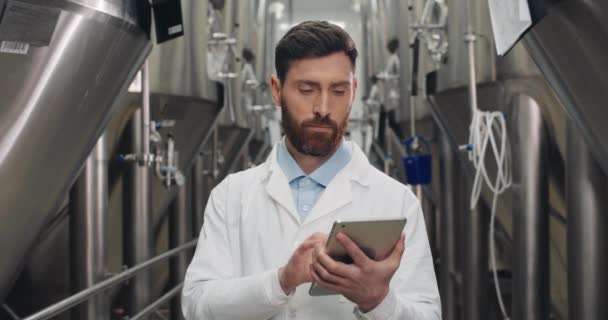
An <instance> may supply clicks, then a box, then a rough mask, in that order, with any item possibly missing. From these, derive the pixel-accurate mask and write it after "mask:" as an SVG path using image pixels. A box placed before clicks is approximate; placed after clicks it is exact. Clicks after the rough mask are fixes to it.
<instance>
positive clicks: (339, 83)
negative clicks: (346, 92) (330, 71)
mask: <svg viewBox="0 0 608 320" xmlns="http://www.w3.org/2000/svg"><path fill="white" fill-rule="evenodd" d="M331 86H332V87H340V86H347V87H350V81H346V80H344V81H338V82H334V83H332V84H331Z"/></svg>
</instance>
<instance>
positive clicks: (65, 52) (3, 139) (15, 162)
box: [0, 1, 150, 300]
mask: <svg viewBox="0 0 608 320" xmlns="http://www.w3.org/2000/svg"><path fill="white" fill-rule="evenodd" d="M29 2H31V3H37V4H41V5H46V6H53V5H56V8H58V9H60V10H61V13H60V16H59V20H58V22H57V25H56V27H55V30H54V35H53V37H52V39H51V42H50V45H49V46H47V47H30V50H29V52H28V54H26V55H17V54H7V53H0V70H2V77H3V78H2V85H0V105H2V109H1V111H0V178H2V180H3V181H10V183H11V185H10V187H7V188H3V190H2V192H0V207H1V208H2V209H1V211H0V221H2V223H1V224H0V229H1V230H0V251H2V252H3V259H0V300H4V298H5V296H6V294H7V292H8V290H9V289H10V287H11V284H12V282H13V281H14V279H15V276H16V274H17V272H18V271H19V268H20V266H21V264H22V262H23V258H24V257H25V255H26V254H27V252H28V250H29V249H31V248H32V245H33V244H34V241H35V239H36V237H37V235H38V233H39V232H40V230H41V229H42V228H43V227H44V226H45V225H46V223H47V222H48V219H49V217H50V215H51V214H53V213H55V212H57V211H58V209H59V206H60V204H61V201H62V200H63V197H64V196H65V194H66V193H67V191H68V189H69V187H70V185H71V184H72V183H73V181H74V180H75V178H76V175H77V173H78V170H79V169H80V167H81V166H82V164H83V162H84V160H85V158H86V157H87V156H88V154H89V153H90V151H91V149H92V148H93V146H94V144H95V142H96V140H97V137H98V136H99V135H100V134H101V132H102V131H103V129H104V127H105V125H106V124H107V121H108V118H109V114H110V112H111V111H112V110H113V108H114V106H115V105H116V101H118V100H119V99H120V97H121V96H122V93H124V92H125V91H126V87H127V86H128V84H129V83H130V81H131V80H132V78H133V77H134V75H135V72H136V70H137V69H138V67H139V65H140V64H141V62H142V61H143V57H144V56H145V55H146V54H147V52H148V50H149V48H150V43H149V41H148V39H147V38H146V36H145V34H144V33H143V32H142V31H141V30H140V29H139V28H138V27H137V26H136V25H133V24H132V23H130V22H128V21H126V20H121V19H119V18H116V17H115V16H109V15H107V14H105V13H103V12H100V11H95V10H94V9H93V8H92V7H88V8H85V7H82V6H79V5H78V4H77V3H76V2H69V3H68V2H65V1H49V2H45V1H29ZM102 2H105V1H99V4H101V3H102ZM115 3H116V4H118V2H115ZM120 3H121V4H122V8H124V10H125V11H128V10H127V8H131V6H135V1H122V2H120ZM64 6H65V7H66V8H69V9H64ZM73 8H81V9H82V11H79V13H77V12H76V11H73V10H72V9H73ZM82 12H87V14H86V15H83V14H81V13H82ZM16 239H19V241H15V240H16Z"/></svg>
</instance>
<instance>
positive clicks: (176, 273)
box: [169, 181, 192, 320]
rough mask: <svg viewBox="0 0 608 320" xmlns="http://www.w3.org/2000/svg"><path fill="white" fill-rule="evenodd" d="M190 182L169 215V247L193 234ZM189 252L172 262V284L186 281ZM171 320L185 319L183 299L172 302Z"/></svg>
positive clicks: (172, 205) (172, 206) (173, 204)
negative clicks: (190, 228) (182, 305)
mask: <svg viewBox="0 0 608 320" xmlns="http://www.w3.org/2000/svg"><path fill="white" fill-rule="evenodd" d="M189 183H190V181H188V182H187V183H185V184H184V185H182V186H181V187H180V188H179V190H178V193H177V197H176V198H175V200H174V201H173V203H172V204H171V214H170V215H169V246H170V247H171V248H174V247H177V246H179V245H181V244H184V243H186V242H188V240H189V239H190V238H191V234H192V232H191V231H190V230H189V227H191V226H192V223H191V221H192V220H191V219H189V217H190V210H189V209H190V208H189V207H190V206H189V202H188V200H189V199H188V191H189V188H188V187H187V186H188V185H189ZM189 256H190V255H189V252H186V251H184V252H182V253H180V254H179V255H177V256H176V257H174V258H173V259H171V261H170V264H169V266H170V283H171V284H172V285H177V284H179V283H181V282H183V281H184V276H185V274H186V269H187V268H188V262H189V258H190V257H189ZM171 319H172V320H179V319H183V315H182V307H181V298H180V297H175V299H173V300H171Z"/></svg>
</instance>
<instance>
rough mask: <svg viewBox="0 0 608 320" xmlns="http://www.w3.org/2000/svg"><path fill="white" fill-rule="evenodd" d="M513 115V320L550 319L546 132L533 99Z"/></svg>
mask: <svg viewBox="0 0 608 320" xmlns="http://www.w3.org/2000/svg"><path fill="white" fill-rule="evenodd" d="M512 110H513V112H512V117H511V121H512V123H511V128H512V141H513V306H512V317H513V319H518V320H519V319H521V320H531V319H549V191H548V190H549V178H548V176H549V175H548V172H547V161H548V152H549V151H548V147H549V146H548V138H547V132H546V128H545V126H544V123H543V117H542V113H541V109H540V106H539V105H538V104H537V103H536V101H535V100H534V99H532V98H531V97H529V96H526V95H517V96H515V97H514V99H513V109H512ZM575 318H578V317H575Z"/></svg>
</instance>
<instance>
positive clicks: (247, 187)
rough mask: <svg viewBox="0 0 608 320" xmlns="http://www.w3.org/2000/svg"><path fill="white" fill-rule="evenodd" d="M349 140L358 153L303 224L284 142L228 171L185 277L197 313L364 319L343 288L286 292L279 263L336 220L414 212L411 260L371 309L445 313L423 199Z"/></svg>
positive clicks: (426, 315)
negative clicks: (258, 160)
mask: <svg viewBox="0 0 608 320" xmlns="http://www.w3.org/2000/svg"><path fill="white" fill-rule="evenodd" d="M346 143H348V144H349V145H350V147H351V148H352V160H351V161H350V162H349V163H348V164H347V165H346V167H344V169H342V170H341V171H340V172H339V173H338V174H337V175H336V176H335V178H334V179H333V180H332V181H331V183H330V184H329V185H328V186H327V188H326V190H325V191H324V192H323V194H322V195H321V196H320V198H319V200H318V202H317V204H316V205H315V207H314V208H313V209H312V211H311V212H310V213H309V215H308V217H307V218H306V220H305V221H304V222H303V223H300V221H299V218H298V213H297V211H296V208H295V204H294V200H293V198H292V193H291V189H290V188H289V185H288V182H287V178H286V177H285V175H284V174H283V171H282V170H281V168H280V167H279V165H278V163H277V161H276V149H277V146H276V145H275V147H274V149H273V151H272V152H271V154H270V156H269V157H268V159H267V160H266V162H264V163H263V164H261V165H259V166H257V167H255V168H252V169H249V170H246V171H243V172H239V173H235V174H232V175H230V176H228V177H227V178H226V179H224V181H222V182H221V183H220V184H219V185H218V186H217V187H216V188H215V189H214V190H213V191H212V193H211V197H210V199H209V202H208V204H207V208H206V210H205V223H204V225H203V228H202V231H201V234H200V237H199V242H198V246H197V249H196V253H195V255H194V258H193V260H192V263H191V264H190V266H189V268H188V271H187V273H186V278H185V282H184V289H183V299H182V307H183V311H184V314H185V317H186V319H187V320H195V319H197V320H198V319H200V320H203V319H205V320H211V319H226V320H238V319H247V320H258V319H259V320H262V319H311V320H313V319H314V320H323V319H328V320H329V319H331V320H335V319H357V317H359V318H360V314H355V313H354V312H353V310H354V307H355V305H354V304H353V303H352V302H350V301H348V300H347V299H345V298H344V297H343V296H340V295H334V296H326V297H311V296H309V295H308V289H309V287H310V284H303V285H300V286H299V287H298V288H297V289H296V292H295V293H292V294H291V295H290V296H287V295H285V293H284V292H283V290H282V289H281V287H280V284H279V280H278V276H277V270H278V268H279V267H281V266H283V265H285V264H286V262H287V261H288V259H289V257H290V256H291V253H292V252H293V250H294V249H295V248H296V247H297V246H298V245H299V244H300V243H301V242H302V241H304V240H305V239H306V238H308V237H309V236H310V235H312V234H313V233H315V232H324V233H329V231H330V228H331V226H332V224H333V222H334V221H335V220H336V219H341V220H357V219H359V220H362V219H377V218H389V217H391V218H392V217H403V216H405V217H407V219H408V221H407V224H406V226H405V234H406V242H405V254H404V256H403V260H402V263H401V267H400V268H399V270H398V271H397V273H396V274H395V276H394V277H393V279H392V281H391V287H390V292H389V295H388V296H387V298H386V299H385V300H384V301H383V302H382V303H381V304H380V305H379V306H378V307H377V308H376V309H374V310H372V311H371V312H370V313H369V314H368V315H369V318H370V319H386V320H393V319H394V320H397V319H399V320H402V319H408V320H421V319H425V320H439V319H440V317H441V316H440V313H441V311H440V308H441V307H440V301H439V293H438V290H437V282H436V279H435V273H434V270H433V263H432V257H431V252H430V249H429V243H428V240H427V234H426V229H425V224H424V220H423V219H424V218H423V215H422V210H421V209H420V204H419V203H418V201H417V200H416V198H415V196H414V195H413V193H412V192H411V191H410V189H409V188H408V187H406V186H405V185H403V184H401V183H399V182H397V181H395V180H393V179H391V178H389V177H388V176H386V175H384V174H383V173H381V172H380V171H378V170H376V169H375V168H374V167H372V166H371V165H370V164H369V162H368V160H367V158H366V157H365V155H364V154H363V152H362V151H361V149H360V148H359V147H358V146H356V144H353V143H350V142H346ZM366 316H367V315H366ZM363 319H365V318H363Z"/></svg>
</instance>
